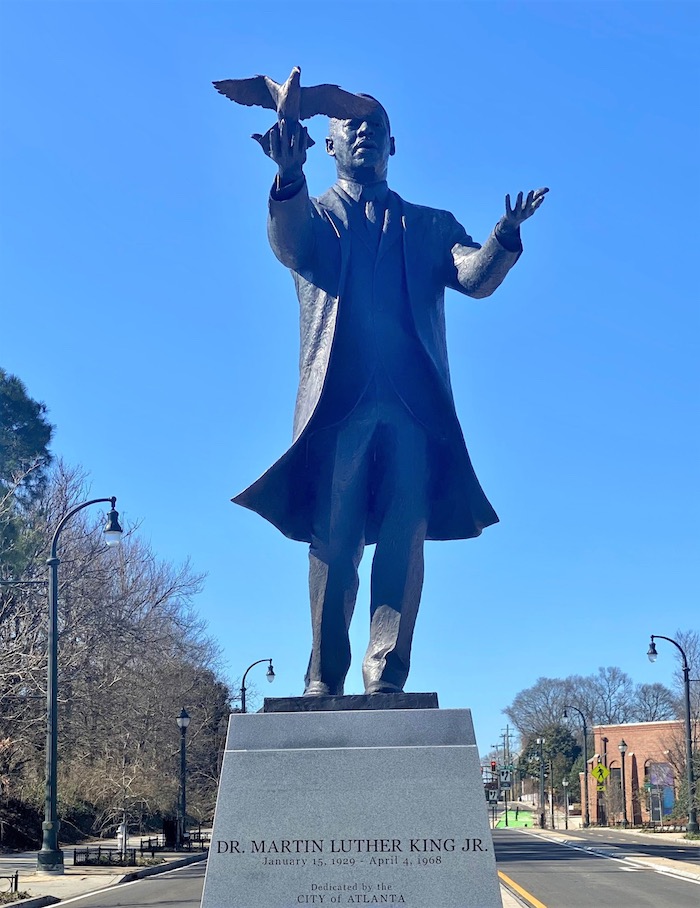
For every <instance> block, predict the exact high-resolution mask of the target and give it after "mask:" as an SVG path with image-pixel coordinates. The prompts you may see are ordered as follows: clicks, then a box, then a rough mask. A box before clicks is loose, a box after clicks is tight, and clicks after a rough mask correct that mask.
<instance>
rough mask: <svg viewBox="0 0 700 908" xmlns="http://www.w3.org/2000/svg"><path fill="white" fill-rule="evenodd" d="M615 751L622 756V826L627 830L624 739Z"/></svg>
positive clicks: (625, 748) (625, 749)
mask: <svg viewBox="0 0 700 908" xmlns="http://www.w3.org/2000/svg"><path fill="white" fill-rule="evenodd" d="M617 749H618V750H619V751H620V754H621V755H622V776H621V779H620V781H621V783H622V826H623V828H624V829H627V826H628V823H627V786H626V784H625V754H626V753H627V744H626V743H625V739H624V738H623V739H622V740H621V741H620V743H619V744H618V745H617Z"/></svg>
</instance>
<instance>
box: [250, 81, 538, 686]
mask: <svg viewBox="0 0 700 908" xmlns="http://www.w3.org/2000/svg"><path fill="white" fill-rule="evenodd" d="M356 97H362V98H364V99H366V100H370V101H372V102H373V104H372V107H371V109H370V112H369V113H364V115H361V116H358V117H356V118H353V119H331V120H330V129H329V136H328V138H327V139H326V151H327V153H328V154H329V155H331V156H332V157H333V158H335V163H336V168H337V181H336V183H335V184H334V185H333V186H332V187H331V188H330V189H329V190H328V191H327V192H326V193H324V194H323V195H322V196H320V197H319V198H317V199H314V198H311V197H310V196H309V192H308V189H307V185H306V179H305V176H304V172H303V166H304V163H305V162H306V152H307V147H308V144H309V143H308V133H307V131H306V129H305V128H304V127H303V126H301V125H300V123H299V121H298V120H293V119H289V118H284V117H280V118H279V119H278V122H277V123H276V125H275V126H274V127H273V128H272V129H271V130H270V131H269V133H268V134H266V135H267V136H269V148H267V149H265V150H266V153H268V154H269V156H270V157H271V158H272V160H273V161H274V162H275V164H277V167H278V173H277V177H276V179H275V182H274V185H273V187H272V190H271V192H270V198H269V221H268V235H269V240H270V245H271V247H272V250H273V252H274V253H275V255H276V257H277V258H278V259H279V261H280V262H281V263H282V264H283V265H285V266H286V267H287V268H289V270H290V272H291V274H292V278H293V280H294V285H295V288H296V293H297V297H298V300H299V306H300V324H301V339H300V344H301V347H300V378H299V390H298V394H297V402H296V411H295V415H294V435H293V441H292V445H291V447H290V448H289V449H288V450H287V451H286V453H285V454H283V456H282V457H281V458H280V459H279V460H278V461H277V462H276V463H275V464H273V466H271V467H270V469H269V470H267V472H265V473H264V474H263V475H262V476H261V477H260V478H259V479H258V480H257V481H256V482H254V483H253V484H252V485H251V486H249V487H248V488H247V489H245V490H244V491H243V492H241V493H240V495H237V496H236V497H235V498H234V499H233V501H234V502H236V503H237V504H240V505H243V506H244V507H247V508H250V509H251V510H253V511H256V512H257V513H258V514H260V515H261V516H263V517H264V518H266V519H267V520H269V521H270V522H271V523H273V524H274V525H275V526H276V527H278V529H279V530H281V532H282V533H284V534H285V536H288V537H289V538H291V539H296V540H299V541H302V542H307V543H309V544H310V550H309V561H310V571H309V591H310V601H311V624H312V648H311V658H310V660H309V666H308V669H307V673H306V679H305V691H304V693H305V695H306V696H314V695H316V696H319V695H321V696H322V695H341V694H342V693H343V684H344V680H345V676H346V674H347V671H348V669H349V667H350V643H349V636H348V632H349V625H350V619H351V617H352V613H353V610H354V606H355V599H356V595H357V590H358V574H357V570H358V566H359V563H360V559H361V558H362V554H363V550H364V548H365V546H366V545H369V544H372V543H376V549H375V554H374V560H373V562H372V574H371V591H370V640H369V646H368V648H367V652H366V654H365V657H364V661H363V665H362V673H363V679H364V684H365V691H366V693H368V694H374V693H393V692H400V691H403V688H404V684H405V683H406V678H407V676H408V671H409V664H410V654H411V642H412V637H413V629H414V626H415V621H416V615H417V613H418V606H419V603H420V596H421V589H422V585H423V544H424V542H425V540H426V539H466V538H469V537H472V536H478V535H479V534H480V533H481V531H482V529H483V528H484V527H486V526H489V525H490V524H492V523H495V522H497V520H498V518H497V516H496V514H495V512H494V510H493V508H492V507H491V505H490V504H489V502H488V500H487V499H486V496H485V495H484V493H483V491H482V489H481V486H480V485H479V482H478V480H477V478H476V475H475V473H474V470H473V469H472V465H471V462H470V459H469V455H468V453H467V448H466V446H465V443H464V438H463V435H462V431H461V428H460V426H459V422H458V420H457V415H456V413H455V406H454V400H453V397H452V390H451V387H450V378H449V369H448V362H447V347H446V339H445V316H444V294H445V288H446V287H450V288H452V289H453V290H457V291H458V292H460V293H464V294H466V295H467V296H471V297H475V298H477V299H481V298H483V297H487V296H489V295H490V294H491V293H493V292H494V290H495V289H496V288H497V287H498V286H499V284H500V283H501V281H502V280H503V279H504V278H505V276H506V274H507V273H508V271H509V270H510V269H511V268H512V267H513V265H514V264H515V263H516V261H517V260H518V258H519V257H520V254H521V252H522V245H521V242H520V225H521V224H522V223H523V221H525V220H526V219H527V218H529V217H530V216H531V215H533V214H534V213H535V211H536V210H537V209H538V207H539V206H540V205H541V204H542V202H543V200H544V197H545V194H546V192H547V189H544V188H543V189H538V190H534V191H532V192H529V193H528V194H527V195H526V196H524V195H523V193H522V192H521V193H519V194H518V196H517V199H516V200H515V203H514V204H513V205H511V200H510V196H506V205H505V209H506V210H505V214H504V215H503V217H502V218H501V219H500V220H499V221H498V223H497V224H496V227H495V229H494V231H493V233H492V234H491V235H490V236H489V237H488V239H487V240H486V242H485V243H484V245H483V246H480V245H479V244H478V243H476V242H474V240H473V239H472V238H471V237H470V236H469V235H468V234H467V232H466V231H465V229H464V228H463V227H462V226H461V225H460V224H459V223H458V222H457V221H456V220H455V218H454V217H453V215H452V214H450V213H449V212H447V211H440V210H438V209H434V208H426V207H423V206H419V205H413V204H411V203H409V202H406V201H404V199H402V198H401V197H400V196H399V195H397V194H396V193H395V192H394V191H392V190H391V189H389V188H388V186H387V166H388V162H389V158H390V156H392V155H393V154H394V151H395V146H394V138H393V137H392V135H391V130H390V124H389V118H388V115H387V113H386V111H385V110H384V109H383V107H382V106H381V105H380V104H379V103H378V102H376V101H375V99H373V98H371V96H368V95H361V96H356ZM263 147H264V146H263Z"/></svg>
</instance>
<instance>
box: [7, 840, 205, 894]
mask: <svg viewBox="0 0 700 908" xmlns="http://www.w3.org/2000/svg"><path fill="white" fill-rule="evenodd" d="M208 857H209V854H208V853H207V852H206V851H203V852H201V853H200V854H190V855H188V856H187V857H186V858H178V859H177V860H175V861H167V862H166V863H164V864H156V865H154V866H153V867H144V868H143V869H142V870H134V871H132V872H131V873H125V874H124V876H123V877H122V878H121V879H120V880H119V882H120V883H133V882H134V880H142V879H143V878H144V877H147V876H155V875H156V874H157V873H166V872H167V871H168V870H177V869H178V867H187V865H188V864H197V863H198V862H199V861H206V859H207V858H208ZM97 891H98V892H99V890H97ZM18 904H20V905H23V904H24V903H23V902H19V903H18Z"/></svg>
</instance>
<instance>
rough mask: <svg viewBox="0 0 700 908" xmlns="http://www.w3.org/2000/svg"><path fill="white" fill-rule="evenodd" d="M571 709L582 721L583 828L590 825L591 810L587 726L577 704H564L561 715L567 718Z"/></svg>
mask: <svg viewBox="0 0 700 908" xmlns="http://www.w3.org/2000/svg"><path fill="white" fill-rule="evenodd" d="M569 709H573V710H574V712H577V713H578V714H579V716H581V722H582V723H583V789H584V797H585V801H584V805H585V811H586V812H585V813H584V815H583V816H584V818H583V825H584V827H585V828H588V827H589V826H590V825H591V812H590V808H589V806H588V728H587V727H586V717H585V716H584V714H583V713H582V712H581V710H580V709H579V708H578V706H565V707H564V713H563V716H564V718H565V719H568V718H569V716H568V714H567V710H569Z"/></svg>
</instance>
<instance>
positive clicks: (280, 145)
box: [270, 120, 307, 186]
mask: <svg viewBox="0 0 700 908" xmlns="http://www.w3.org/2000/svg"><path fill="white" fill-rule="evenodd" d="M306 148H307V132H306V129H305V128H304V127H303V126H302V125H301V123H300V122H299V121H298V120H279V121H278V122H277V123H276V124H275V125H274V126H273V127H272V129H271V130H270V157H271V158H272V160H273V161H274V162H275V164H277V167H278V168H279V182H280V185H281V186H285V185H288V184H289V183H293V182H294V181H295V180H298V179H299V177H301V175H302V168H303V166H304V164H305V163H306Z"/></svg>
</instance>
